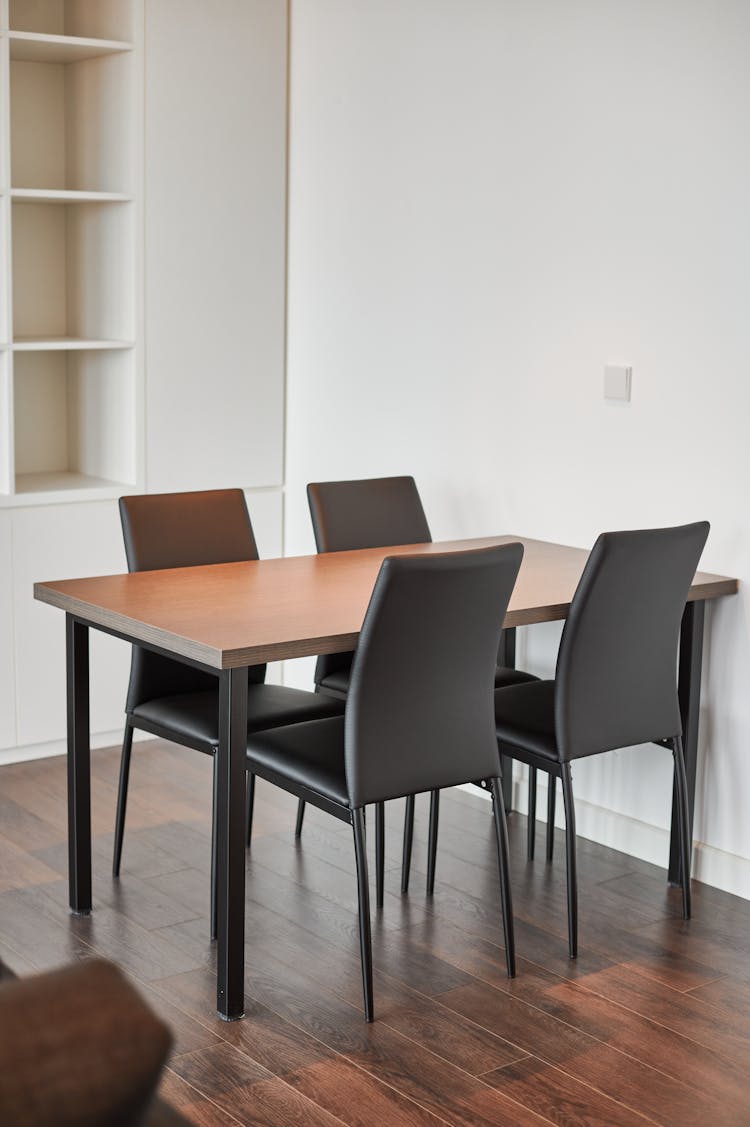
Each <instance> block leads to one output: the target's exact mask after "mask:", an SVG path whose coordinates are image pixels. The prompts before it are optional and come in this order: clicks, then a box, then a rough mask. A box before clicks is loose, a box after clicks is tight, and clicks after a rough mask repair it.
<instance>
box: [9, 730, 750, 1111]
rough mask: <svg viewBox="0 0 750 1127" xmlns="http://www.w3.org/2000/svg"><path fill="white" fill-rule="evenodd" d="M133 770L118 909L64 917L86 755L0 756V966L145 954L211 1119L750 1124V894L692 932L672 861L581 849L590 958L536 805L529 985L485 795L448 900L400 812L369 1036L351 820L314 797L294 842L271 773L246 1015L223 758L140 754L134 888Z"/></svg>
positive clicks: (527, 890) (141, 959) (111, 790)
mask: <svg viewBox="0 0 750 1127" xmlns="http://www.w3.org/2000/svg"><path fill="white" fill-rule="evenodd" d="M117 761H118V755H117V752H116V751H105V752H96V753H94V764H93V773H94V779H93V791H92V796H93V823H94V826H93V828H94V835H95V842H94V850H95V862H94V865H95V872H94V877H95V882H94V897H95V906H96V909H95V912H94V914H93V915H92V916H91V917H89V918H85V919H77V918H73V917H71V916H70V915H69V914H68V911H67V906H66V905H67V884H66V880H65V876H64V874H65V872H66V863H67V862H66V845H65V799H64V795H65V785H64V773H65V771H64V768H65V764H64V761H63V760H61V759H52V760H45V761H41V762H36V763H29V764H18V765H14V766H11V767H3V768H2V769H0V956H2V957H3V958H4V959H5V960H6V961H7V962H8V963H9V964H10V965H11V966H12V967H13V968H14V969H15V970H16V971H18V972H19V973H29V972H33V971H34V970H37V969H42V968H46V967H51V966H54V965H56V964H59V963H61V962H64V961H65V960H69V959H78V958H83V957H86V956H89V955H91V954H92V953H94V952H96V953H98V954H100V955H104V956H107V957H108V958H111V959H114V960H115V961H116V962H118V963H119V964H120V965H121V966H122V967H124V968H125V970H126V971H127V972H128V973H129V974H130V975H131V976H132V978H133V979H134V980H135V981H136V982H137V984H138V985H139V987H140V988H141V990H142V991H143V992H144V994H145V995H146V997H147V998H148V999H149V1000H150V1002H151V1003H152V1004H153V1006H154V1007H155V1008H156V1009H157V1010H158V1011H159V1012H160V1013H161V1014H162V1015H163V1016H164V1017H165V1018H166V1019H167V1020H168V1021H169V1022H170V1023H171V1025H172V1028H173V1030H174V1033H175V1038H176V1045H175V1050H174V1054H173V1056H172V1059H171V1063H170V1067H169V1070H168V1072H167V1074H166V1077H165V1080H164V1086H163V1090H164V1094H165V1095H166V1096H167V1098H168V1099H170V1100H171V1101H172V1102H173V1103H174V1104H176V1105H178V1106H179V1107H180V1108H182V1109H183V1111H184V1112H185V1113H186V1114H187V1115H188V1116H189V1117H190V1118H192V1119H193V1120H194V1121H195V1122H196V1123H200V1124H224V1123H227V1124H230V1123H243V1124H251V1123H252V1124H256V1123H258V1124H274V1125H276V1124H278V1125H282V1124H283V1125H287V1124H305V1125H308V1124H309V1125H312V1127H314V1125H317V1124H321V1125H322V1124H331V1125H332V1124H334V1123H345V1124H351V1125H358V1124H414V1125H416V1124H427V1123H437V1122H442V1123H452V1124H471V1125H475V1124H522V1125H525V1124H539V1123H549V1122H552V1123H556V1124H576V1125H581V1124H595V1123H596V1124H617V1125H624V1124H635V1123H638V1124H643V1123H644V1122H652V1123H660V1124H670V1125H671V1124H680V1125H681V1127H682V1125H685V1127H687V1125H689V1124H701V1125H702V1127H714V1125H719V1124H732V1125H735V1124H736V1125H739V1124H748V1123H750V903H746V902H745V901H742V900H738V899H736V898H734V897H732V896H729V895H726V894H724V893H719V892H716V891H715V890H712V889H710V888H708V887H705V886H701V885H698V884H696V885H695V886H694V888H695V891H694V919H693V920H692V921H691V922H690V923H689V924H685V923H683V922H682V920H681V918H680V902H679V892H677V891H676V890H669V889H668V888H667V887H666V882H665V873H664V871H663V870H661V869H656V868H654V867H653V866H650V865H647V864H644V863H642V862H639V861H634V860H633V859H632V858H629V857H626V856H624V855H623V854H619V853H615V852H613V851H612V850H608V849H605V848H603V847H600V846H596V845H593V844H591V843H589V842H586V841H583V840H580V841H579V856H580V884H581V902H580V906H581V953H580V957H579V959H578V961H577V963H575V964H572V963H570V962H569V961H568V959H567V956H566V941H565V914H564V875H565V874H564V861H563V850H562V838H561V836H560V835H558V838H559V840H558V843H557V858H556V860H555V862H554V864H553V865H551V866H549V865H546V864H545V862H544V860H543V859H537V861H536V862H534V863H532V864H529V863H527V862H526V860H525V832H526V822H525V819H524V818H522V817H521V816H519V815H514V816H513V817H512V819H511V851H512V854H513V890H514V897H515V914H516V936H517V947H518V954H519V957H520V958H519V967H518V977H517V978H516V979H515V980H514V981H513V982H509V981H508V979H507V978H506V977H505V974H504V965H505V964H504V952H503V949H502V947H501V946H500V945H499V944H500V938H499V937H500V934H501V930H500V916H499V908H498V896H497V875H496V861H495V856H494V853H493V850H494V845H493V839H492V833H493V830H492V821H491V818H490V816H489V812H488V806H487V804H486V803H485V802H484V801H483V800H482V799H481V798H479V797H478V796H477V797H473V796H470V795H466V794H462V793H456V794H452V795H447V796H445V798H444V801H443V804H442V808H441V837H440V851H439V857H438V879H437V886H436V892H435V896H434V898H433V899H432V900H430V901H428V900H426V898H425V895H424V858H425V837H426V800H423V801H422V803H421V804H418V815H417V827H416V849H415V868H414V872H413V879H412V889H411V892H410V894H409V896H408V897H402V896H401V895H400V893H399V864H400V845H401V842H400V831H401V818H402V804H401V803H398V804H392V805H391V806H389V807H388V810H389V814H390V823H389V832H388V835H387V836H388V872H387V876H386V902H385V908H384V910H383V912H382V913H380V914H379V915H374V927H373V933H374V952H375V967H376V976H375V1006H376V1019H377V1020H376V1023H375V1024H374V1025H373V1026H367V1025H365V1023H364V1021H363V1019H362V1014H361V985H360V983H361V980H360V971H359V959H358V939H357V921H356V890H355V882H354V867H353V849H352V842H351V838H350V830H349V828H348V827H347V826H345V825H344V824H343V823H340V822H336V821H335V820H334V819H332V818H327V817H325V816H324V815H323V814H320V813H319V812H317V811H313V810H310V809H308V818H307V821H306V824H305V829H304V835H303V838H302V841H301V843H299V844H296V843H295V841H294V838H293V832H292V831H293V815H294V802H293V801H292V800H291V799H290V798H288V797H287V796H285V795H283V794H281V793H280V792H279V791H275V790H273V789H272V788H271V787H270V786H267V785H266V784H264V783H259V784H258V800H257V803H256V836H255V839H254V844H253V849H252V855H251V858H249V860H248V876H247V912H248V925H247V1017H246V1018H245V1020H244V1021H241V1022H237V1023H234V1024H225V1023H223V1022H221V1021H219V1020H218V1019H217V1018H216V1016H215V1012H214V998H215V993H214V991H215V986H214V951H213V948H212V945H211V944H210V942H209V940H208V921H207V915H208V857H209V806H210V764H209V763H208V762H207V761H206V760H205V759H204V758H203V757H202V756H200V755H198V754H196V753H194V752H189V751H181V750H179V749H176V748H173V747H171V746H169V745H167V744H159V743H150V744H141V745H136V749H135V753H134V762H133V770H132V782H131V798H130V804H129V809H128V819H129V822H128V833H127V835H126V840H125V852H124V859H123V875H122V877H121V879H120V880H119V882H113V880H112V878H111V876H110V863H111V862H110V856H111V846H112V832H111V831H112V823H113V817H114V804H115V789H116V777H117ZM541 829H542V827H540V834H541ZM541 845H542V841H541V836H540V846H541ZM541 852H542V853H543V849H542V850H541Z"/></svg>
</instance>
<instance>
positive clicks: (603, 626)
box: [555, 521, 709, 760]
mask: <svg viewBox="0 0 750 1127" xmlns="http://www.w3.org/2000/svg"><path fill="white" fill-rule="evenodd" d="M708 530H709V524H708V522H707V521H701V522H699V523H697V524H687V525H682V526H680V527H677V528H654V529H644V530H640V531H634V532H605V533H602V535H601V536H600V537H599V538H598V540H597V541H596V543H595V544H594V547H593V549H592V551H591V555H590V556H589V559H588V561H587V563H586V567H585V568H584V571H583V575H582V576H581V579H580V582H579V584H578V588H577V590H576V593H575V595H574V596H573V601H572V603H571V606H570V613H569V615H568V618H567V621H566V623H565V628H564V630H563V635H562V639H561V642H560V650H559V653H558V658H557V674H556V681H555V727H556V733H557V744H558V750H559V754H560V758H561V759H562V760H570V759H579V758H581V757H582V756H586V755H594V754H596V753H597V752H601V751H610V750H612V749H613V748H618V747H629V746H631V745H632V744H638V743H646V742H650V741H654V740H658V739H669V738H671V737H673V736H676V735H679V734H680V732H681V722H680V709H679V702H678V699H677V651H678V644H679V635H680V619H681V616H682V611H683V609H684V606H685V601H686V599H687V596H688V593H689V591H690V585H691V583H692V581H693V576H694V575H695V570H696V568H697V566H698V561H699V560H700V556H701V552H702V551H703V546H704V544H705V543H706V538H707V536H708Z"/></svg>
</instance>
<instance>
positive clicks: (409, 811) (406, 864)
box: [401, 794, 414, 893]
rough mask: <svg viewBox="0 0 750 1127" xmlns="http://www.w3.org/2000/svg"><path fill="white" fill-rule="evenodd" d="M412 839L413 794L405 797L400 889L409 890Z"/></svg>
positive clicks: (403, 891)
mask: <svg viewBox="0 0 750 1127" xmlns="http://www.w3.org/2000/svg"><path fill="white" fill-rule="evenodd" d="M413 840H414V795H413V794H409V795H407V797H406V808H405V810H404V855H403V857H402V860H401V891H402V893H405V892H408V891H409V873H410V872H411V847H412V842H413Z"/></svg>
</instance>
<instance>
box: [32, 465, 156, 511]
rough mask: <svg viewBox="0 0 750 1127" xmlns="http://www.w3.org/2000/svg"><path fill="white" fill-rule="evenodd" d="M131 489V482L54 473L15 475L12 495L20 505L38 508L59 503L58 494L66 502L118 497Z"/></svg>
mask: <svg viewBox="0 0 750 1127" xmlns="http://www.w3.org/2000/svg"><path fill="white" fill-rule="evenodd" d="M133 488H134V486H133V483H132V482H128V481H110V480H108V479H107V478H103V477H94V476H93V475H91V474H83V473H75V472H73V471H57V472H53V473H30V474H17V475H16V490H15V495H16V497H20V498H23V502H24V503H27V502H29V501H35V502H36V503H37V504H40V505H41V504H46V503H48V502H50V501H60V500H62V499H63V498H62V496H61V495H62V494H65V498H64V499H65V500H66V501H90V500H94V498H105V497H119V496H120V494H122V493H128V492H132V490H133Z"/></svg>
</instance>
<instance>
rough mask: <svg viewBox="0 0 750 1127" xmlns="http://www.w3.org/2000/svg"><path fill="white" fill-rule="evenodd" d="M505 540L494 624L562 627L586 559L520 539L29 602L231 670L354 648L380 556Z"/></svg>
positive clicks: (90, 589) (216, 572)
mask: <svg viewBox="0 0 750 1127" xmlns="http://www.w3.org/2000/svg"><path fill="white" fill-rule="evenodd" d="M514 541H520V542H521V543H522V544H523V546H524V549H525V551H524V560H523V564H522V566H521V571H520V574H519V577H518V581H517V583H516V586H515V590H514V591H513V597H512V598H511V601H510V607H509V610H508V614H507V616H506V619H505V623H504V625H505V626H506V627H513V626H526V625H528V624H530V623H533V622H551V621H554V620H555V619H560V618H565V617H566V615H567V613H568V609H569V607H570V601H571V599H572V597H573V592H574V591H575V588H576V585H577V583H578V580H579V578H580V575H581V572H582V570H583V567H584V564H585V562H586V559H587V557H588V551H586V550H585V549H582V548H568V547H565V546H564V545H562V544H548V543H546V542H545V541H543V540H527V539H525V538H524V537H520V536H491V537H485V538H482V539H475V540H451V541H446V542H443V543H434V544H411V545H400V546H398V547H391V548H365V549H363V550H361V551H357V552H331V553H328V554H325V555H320V556H318V555H315V556H290V557H288V558H286V559H272V560H256V561H248V562H245V563H230V564H214V565H212V566H209V567H186V568H174V569H169V570H164V571H141V572H133V573H132V574H128V575H107V576H100V577H97V578H92V579H66V580H61V581H58V582H50V583H36V584H35V585H34V598H36V599H39V600H40V601H41V602H44V603H50V604H51V605H52V606H56V607H59V608H60V609H61V610H64V611H66V612H67V613H69V614H72V615H75V616H76V617H77V618H80V619H81V620H82V621H84V622H86V623H88V624H90V625H92V626H99V627H102V628H103V629H105V630H109V631H112V632H114V633H116V634H120V635H122V636H124V637H126V638H128V639H129V640H131V641H142V642H150V643H151V644H152V645H155V646H159V647H161V648H163V649H166V650H169V651H170V652H172V653H174V654H178V655H181V656H183V657H187V658H191V659H193V660H194V661H199V662H202V663H203V664H205V665H209V666H212V667H214V668H216V669H233V668H238V667H240V666H244V665H258V664H261V663H262V662H265V661H279V660H282V659H284V658H292V657H305V656H309V655H313V654H323V653H336V652H337V651H339V650H350V649H353V648H354V646H355V644H356V641H357V636H358V634H359V631H360V628H361V625H362V620H363V618H364V614H365V611H366V609H367V604H368V601H369V598H370V594H371V592H372V588H373V585H374V583H375V579H376V577H377V574H378V570H379V568H380V564H381V562H382V560H383V559H384V557H385V556H395V555H408V554H430V553H434V552H447V551H461V550H464V549H469V548H483V547H489V546H490V545H494V544H509V543H512V542H514ZM737 586H738V584H737V580H736V579H729V578H726V577H724V576H720V575H707V574H705V573H704V572H698V573H697V574H696V576H695V579H694V581H693V586H692V587H691V589H690V595H689V596H688V598H689V599H691V600H693V599H715V598H719V597H721V596H723V595H732V594H734V593H735V592H736V591H737Z"/></svg>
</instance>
